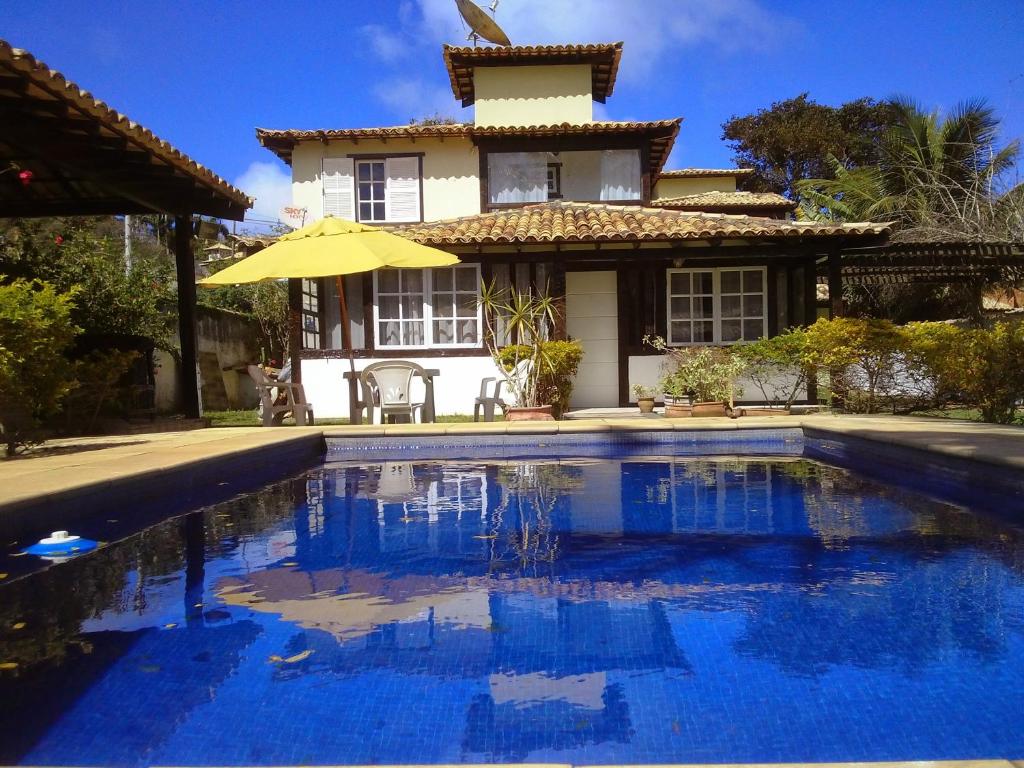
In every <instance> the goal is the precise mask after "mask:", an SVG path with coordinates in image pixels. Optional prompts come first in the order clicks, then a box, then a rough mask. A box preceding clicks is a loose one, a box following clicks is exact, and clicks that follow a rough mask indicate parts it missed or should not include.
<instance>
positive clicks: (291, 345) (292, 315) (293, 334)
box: [288, 277, 302, 384]
mask: <svg viewBox="0 0 1024 768" xmlns="http://www.w3.org/2000/svg"><path fill="white" fill-rule="evenodd" d="M288 354H289V356H290V357H291V359H292V381H294V382H295V383H296V384H301V383H302V279H301V278H297V277H291V278H288Z"/></svg>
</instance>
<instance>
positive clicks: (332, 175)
mask: <svg viewBox="0 0 1024 768" xmlns="http://www.w3.org/2000/svg"><path fill="white" fill-rule="evenodd" d="M323 184H324V216H335V217H337V218H339V219H348V220H349V221H353V220H355V218H356V201H355V197H356V195H355V181H354V173H353V163H352V158H351V157H325V158H324V165H323Z"/></svg>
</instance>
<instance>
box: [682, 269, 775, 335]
mask: <svg viewBox="0 0 1024 768" xmlns="http://www.w3.org/2000/svg"><path fill="white" fill-rule="evenodd" d="M695 272H699V273H704V272H710V273H711V293H710V294H707V293H700V294H694V293H689V294H685V296H686V297H688V298H690V300H691V315H692V311H693V305H692V300H693V298H694V296H701V297H706V296H708V295H710V296H711V321H712V326H711V327H712V332H711V336H712V340H711V341H692V340H691V341H674V340H673V339H672V299H673V298H681V297H683V296H684V294H674V293H672V275H674V274H689V275H692V274H693V273H695ZM723 272H739V273H740V293H738V294H736V293H732V292H730V293H728V294H727V295H728V296H739V297H740V307H741V310H740V317H739V318H726V319H727V320H734V319H738V320H739V321H740V334H741V335H742V334H743V323H744V322H746V321H748V320H758V319H759V320H760V321H761V336H760V337H758V338H763V337H764V336H767V334H768V267H767V266H729V267H684V268H672V269H667V270H666V271H665V340H666V343H667V344H668V345H669V346H670V347H706V346H731V345H733V344H749V343H750V342H752V341H756V339H742V338H741V339H737V340H735V341H722V319H723V318H722V273H723ZM744 272H760V273H761V290H760V291H759V292H754V291H751V292H749V293H745V292H744V291H743V273H744ZM690 279H691V281H692V279H693V278H692V277H691V278H690ZM691 288H692V282H691ZM745 296H760V297H761V316H760V317H759V318H758V317H756V316H749V317H748V316H746V315H744V314H743V312H742V305H743V297H745ZM698 320H706V318H698ZM688 322H689V323H690V324H691V338H692V327H693V325H692V324H693V323H694V322H695V320H694V318H693V317H692V316H691V317H690V318H689V319H688Z"/></svg>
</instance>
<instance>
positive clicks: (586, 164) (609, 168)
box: [487, 149, 642, 206]
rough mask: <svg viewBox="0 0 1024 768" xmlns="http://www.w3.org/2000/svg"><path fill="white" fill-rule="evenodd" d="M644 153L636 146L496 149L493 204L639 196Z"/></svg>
mask: <svg viewBox="0 0 1024 768" xmlns="http://www.w3.org/2000/svg"><path fill="white" fill-rule="evenodd" d="M641 180H642V177H641V173H640V152H639V150H636V149H605V150H580V151H572V152H491V153H489V154H488V155H487V188H488V191H487V196H488V197H487V199H488V201H489V202H490V204H491V205H494V206H502V205H527V204H529V203H539V202H543V201H545V200H548V199H552V198H562V199H565V200H581V201H596V200H613V201H624V200H639V199H640V197H641Z"/></svg>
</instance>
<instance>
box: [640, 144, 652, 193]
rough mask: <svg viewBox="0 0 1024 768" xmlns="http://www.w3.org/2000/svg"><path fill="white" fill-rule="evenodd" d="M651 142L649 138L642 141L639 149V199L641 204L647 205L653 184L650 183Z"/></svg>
mask: <svg viewBox="0 0 1024 768" xmlns="http://www.w3.org/2000/svg"><path fill="white" fill-rule="evenodd" d="M650 144H651V142H650V141H649V140H645V141H644V146H643V148H642V149H641V150H640V200H641V203H642V204H643V205H648V204H649V203H650V202H651V194H652V190H653V188H654V185H653V184H651V156H650V152H651V147H650Z"/></svg>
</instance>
